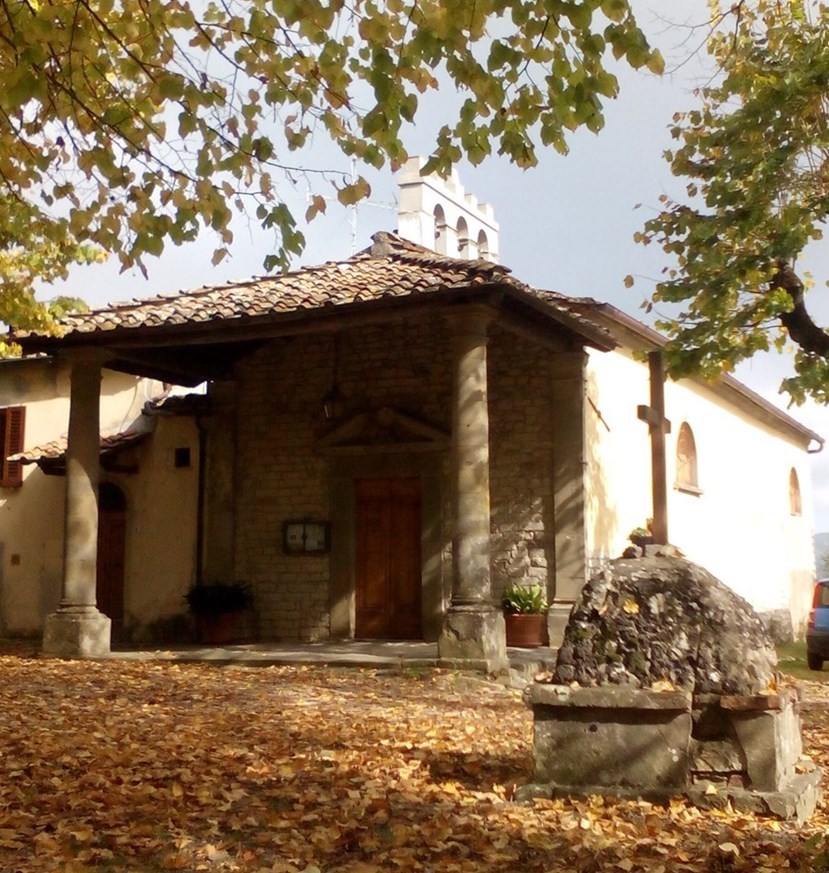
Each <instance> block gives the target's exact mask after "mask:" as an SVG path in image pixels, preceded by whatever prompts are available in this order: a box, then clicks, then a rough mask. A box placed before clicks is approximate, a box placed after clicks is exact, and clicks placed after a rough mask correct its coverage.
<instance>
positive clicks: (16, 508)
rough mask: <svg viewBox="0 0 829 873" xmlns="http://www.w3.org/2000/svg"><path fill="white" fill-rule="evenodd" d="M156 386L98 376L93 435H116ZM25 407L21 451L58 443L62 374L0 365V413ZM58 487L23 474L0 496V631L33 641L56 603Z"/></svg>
mask: <svg viewBox="0 0 829 873" xmlns="http://www.w3.org/2000/svg"><path fill="white" fill-rule="evenodd" d="M160 390H161V385H160V383H157V382H154V383H153V382H148V381H147V380H141V379H138V378H137V377H135V376H128V375H125V374H122V373H115V372H112V371H109V370H105V371H104V373H103V378H102V383H101V403H100V410H101V429H102V431H104V432H107V431H109V432H113V431H118V430H120V429H121V428H123V427H125V426H126V425H127V424H128V423H129V422H131V421H133V420H134V419H136V418H137V417H138V416H139V415H140V412H141V408H142V406H143V404H144V402H145V401H146V400H147V398H148V397H149V396H150V395H151V394H153V393H156V394H157V393H159V392H160ZM10 406H25V407H26V421H25V427H24V445H25V447H26V448H27V449H30V448H33V447H35V446H37V445H42V444H44V443H48V442H51V441H52V440H56V439H59V438H60V437H63V436H65V435H66V431H67V426H68V422H69V371H68V368H67V367H66V366H64V365H61V364H59V363H57V362H54V361H51V360H45V359H36V360H12V361H5V362H3V363H0V407H10ZM64 490H65V479H64V477H62V476H46V475H44V473H43V472H42V471H41V470H40V469H39V468H38V467H37V466H36V465H34V464H30V465H26V466H24V468H23V484H22V486H21V487H19V488H0V627H2V630H3V631H4V632H5V633H8V634H13V635H18V636H24V635H35V634H38V633H39V632H40V630H41V629H42V627H43V620H44V618H45V616H46V615H48V614H49V613H50V612H52V611H54V609H55V608H56V607H57V605H58V602H59V600H60V590H61V576H62V562H63V519H64Z"/></svg>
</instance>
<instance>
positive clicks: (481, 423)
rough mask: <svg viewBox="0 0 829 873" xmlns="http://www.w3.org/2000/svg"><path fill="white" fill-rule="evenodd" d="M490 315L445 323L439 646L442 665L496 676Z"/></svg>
mask: <svg viewBox="0 0 829 873" xmlns="http://www.w3.org/2000/svg"><path fill="white" fill-rule="evenodd" d="M491 318H492V310H491V309H489V308H488V307H485V306H477V305H476V306H459V307H458V309H457V310H456V311H453V312H452V313H451V314H450V315H449V317H448V320H449V324H450V328H451V330H452V361H453V366H454V381H453V397H452V399H453V415H452V476H453V479H454V492H453V500H454V502H453V508H454V526H455V535H454V537H453V540H452V600H451V603H450V605H449V610H448V612H447V614H446V617H445V619H444V623H443V630H442V632H441V635H440V638H439V640H438V655H439V656H440V658H441V660H442V661H445V662H447V663H451V664H456V665H458V666H461V667H468V668H471V669H482V670H485V671H486V672H488V673H498V672H502V671H504V670H506V669H507V667H508V662H507V656H506V643H505V639H504V617H503V615H502V613H501V610H500V608H499V607H496V605H495V604H493V602H492V589H491V583H490V511H489V406H488V402H487V358H486V346H487V327H488V324H489V322H490V320H491Z"/></svg>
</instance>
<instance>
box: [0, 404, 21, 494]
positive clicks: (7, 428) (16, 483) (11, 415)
mask: <svg viewBox="0 0 829 873" xmlns="http://www.w3.org/2000/svg"><path fill="white" fill-rule="evenodd" d="M2 422H3V477H2V479H0V486H2V487H3V488H19V487H20V486H21V485H22V484H23V464H21V463H20V461H9V460H8V457H9V455H15V454H17V453H18V452H22V451H23V430H24V425H25V422H26V407H25V406H13V407H10V408H9V409H4V410H3V417H2Z"/></svg>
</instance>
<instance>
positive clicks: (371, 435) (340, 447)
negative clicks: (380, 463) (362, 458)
mask: <svg viewBox="0 0 829 873" xmlns="http://www.w3.org/2000/svg"><path fill="white" fill-rule="evenodd" d="M449 439H450V438H449V434H448V433H446V432H444V431H442V430H440V429H439V428H436V427H435V426H434V425H431V424H428V423H427V422H425V421H422V420H420V419H418V418H415V417H414V416H412V415H409V414H407V413H405V412H401V411H400V410H398V409H394V408H393V407H391V406H383V407H381V408H380V409H376V410H372V411H370V412H361V413H359V414H357V415H354V416H352V417H351V418H349V419H347V420H346V421H344V422H342V424H339V425H337V427H335V428H334V430H332V431H331V432H330V433H328V434H326V435H325V436H324V437H322V438H321V439H320V440H318V441H317V445H316V449H317V451H318V452H320V453H321V454H326V455H349V454H365V453H366V452H367V451H375V452H378V453H380V452H382V453H387V452H429V451H432V452H434V451H443V450H445V449H447V448H448V447H449Z"/></svg>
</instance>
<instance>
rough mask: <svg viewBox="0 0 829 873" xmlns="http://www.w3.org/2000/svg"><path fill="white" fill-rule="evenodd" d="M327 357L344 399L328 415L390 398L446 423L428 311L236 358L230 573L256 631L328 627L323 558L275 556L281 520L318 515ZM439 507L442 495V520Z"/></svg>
mask: <svg viewBox="0 0 829 873" xmlns="http://www.w3.org/2000/svg"><path fill="white" fill-rule="evenodd" d="M335 346H337V347H338V348H336V349H335ZM335 358H336V369H337V373H336V378H337V381H338V383H339V387H340V390H341V392H342V394H343V396H344V398H345V411H344V415H343V419H341V420H340V421H339V422H337V423H338V424H340V423H342V420H347V419H348V418H349V417H351V416H353V415H356V414H358V413H360V412H363V411H366V410H373V409H377V408H378V407H382V406H393V407H395V408H396V409H399V410H403V411H405V412H407V413H409V414H411V415H413V416H415V417H418V418H421V419H424V420H426V421H428V422H430V423H432V424H434V425H435V426H437V427H439V428H442V429H444V430H445V431H446V432H447V433H448V432H449V431H450V429H451V423H450V400H451V381H450V377H449V373H450V365H449V360H448V342H447V341H446V337H445V331H444V330H443V327H442V322H441V321H440V320H439V318H438V317H437V316H422V317H418V318H412V319H408V320H406V321H403V322H394V323H389V324H387V325H383V326H377V327H367V328H362V329H360V330H353V331H344V332H341V333H340V335H339V337H338V338H337V339H336V340H335V338H334V335H333V334H323V335H320V336H314V337H304V336H302V337H295V338H291V339H286V340H277V341H274V342H272V343H270V344H269V345H267V346H266V347H264V348H263V349H261V350H260V351H259V352H257V353H256V354H254V355H252V356H251V357H250V358H248V359H246V360H245V361H243V362H242V363H241V364H240V366H239V368H238V386H239V387H238V441H237V467H236V493H237V496H236V508H237V525H236V545H235V552H236V575H237V577H238V578H240V579H244V580H247V581H249V582H250V583H251V584H252V585H253V586H254V590H255V596H256V609H257V613H258V617H259V633H260V636H261V637H262V638H263V639H280V638H284V639H297V638H299V639H304V640H316V639H324V638H326V637H327V636H328V635H329V630H330V625H329V608H330V604H329V584H328V582H329V557H328V555H319V556H295V555H285V554H284V553H283V549H282V525H283V523H284V522H285V521H286V520H288V519H301V518H305V517H313V518H315V519H322V520H328V519H329V518H330V511H331V510H330V482H329V469H330V468H329V465H330V464H336V458H334V459H329V458H327V457H325V456H324V455H322V454H319V453H318V452H316V450H315V445H316V442H317V440H318V439H320V438H321V437H322V436H323V435H324V434H326V433H327V432H328V431H329V430H330V427H331V426H330V425H329V424H328V423H327V422H325V420H324V418H323V415H322V403H321V401H322V397H323V395H324V394H325V393H326V392H327V391H328V390H329V389H330V387H331V385H332V383H333V381H334V378H335V373H334V370H335ZM449 508H450V507H449V503H448V502H446V505H445V507H444V522H445V519H446V517H447V516H446V514H447V513H448V512H449ZM444 529H446V524H445V523H444ZM447 578H448V576H447Z"/></svg>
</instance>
